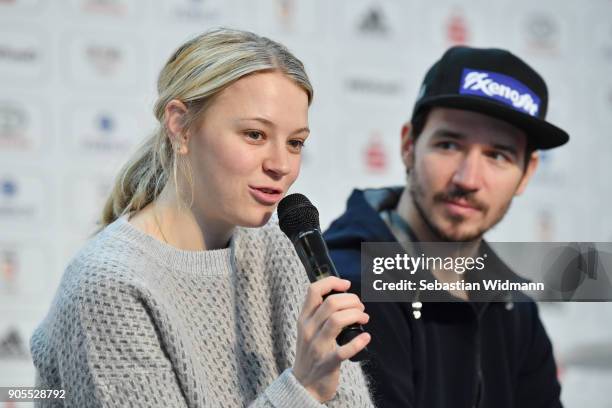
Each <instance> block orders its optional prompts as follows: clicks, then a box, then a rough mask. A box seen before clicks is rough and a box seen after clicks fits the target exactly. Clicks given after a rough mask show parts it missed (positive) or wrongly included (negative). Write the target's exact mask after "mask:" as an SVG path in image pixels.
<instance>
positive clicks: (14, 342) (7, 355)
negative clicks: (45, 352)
mask: <svg viewBox="0 0 612 408" xmlns="http://www.w3.org/2000/svg"><path fill="white" fill-rule="evenodd" d="M28 356H29V355H28V352H27V347H26V344H25V342H24V339H23V337H22V336H21V334H20V333H19V331H18V330H17V328H15V327H9V328H8V329H7V330H5V331H4V332H0V360H12V359H17V360H22V359H27V358H28Z"/></svg>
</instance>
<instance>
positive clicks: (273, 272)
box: [31, 218, 372, 408]
mask: <svg viewBox="0 0 612 408" xmlns="http://www.w3.org/2000/svg"><path fill="white" fill-rule="evenodd" d="M307 286H308V281H307V278H306V274H305V272H304V270H303V267H302V265H301V264H300V263H299V259H298V258H297V256H296V255H295V252H294V249H293V247H292V246H291V243H290V242H289V240H288V239H287V238H286V237H285V236H284V235H283V234H282V232H281V231H280V230H279V229H278V226H277V223H276V221H274V220H273V221H271V222H269V223H268V224H267V225H266V226H264V227H262V228H255V229H247V228H237V229H236V231H235V233H234V236H233V238H232V242H231V245H230V247H229V248H227V249H221V250H211V251H182V250H178V249H176V248H173V247H171V246H169V245H166V244H164V243H161V242H159V241H157V240H155V239H154V238H152V237H150V236H148V235H146V234H144V233H143V232H141V231H139V230H137V229H136V228H135V227H133V226H132V225H131V224H130V223H129V222H128V221H127V220H126V219H125V218H120V219H118V220H117V221H115V222H114V223H113V224H111V225H109V226H108V227H106V228H105V229H104V230H103V231H102V232H100V233H99V234H97V235H96V236H95V237H94V238H92V239H91V240H90V241H89V242H88V243H87V244H86V245H85V247H84V248H83V249H82V250H81V251H80V252H79V253H78V254H77V255H76V257H75V258H74V259H73V260H72V262H71V263H70V265H69V266H68V268H67V269H66V272H65V274H64V276H63V278H62V282H61V284H60V287H59V289H58V292H57V294H56V297H55V299H54V301H53V304H52V306H51V310H50V311H49V314H48V315H47V317H46V318H45V320H44V321H43V322H42V323H41V325H40V326H39V327H38V329H37V330H36V331H35V333H34V335H33V337H32V340H31V349H32V357H33V360H34V365H35V366H36V369H37V386H39V387H44V388H54V389H65V390H66V399H65V400H64V401H63V405H62V404H58V405H53V403H51V402H45V403H43V404H41V405H39V406H70V407H245V406H250V407H278V408H280V407H287V408H289V407H290V408H293V407H305V408H308V407H313V408H315V407H322V406H323V405H321V404H319V403H318V402H317V401H316V400H315V399H314V398H312V397H311V396H310V394H309V393H308V392H307V391H306V390H305V389H304V388H303V387H302V386H301V385H300V384H299V382H298V381H297V380H296V379H295V377H294V376H293V374H292V371H291V367H292V365H293V362H294V359H295V344H296V333H297V324H296V322H297V316H298V313H299V309H300V307H301V305H302V303H303V299H304V294H305V290H306V288H307ZM56 404H57V403H56ZM327 406H329V407H350V408H357V407H370V406H372V403H371V400H370V397H369V395H368V391H367V386H366V381H365V379H364V376H363V374H362V372H361V369H360V368H359V366H358V364H355V363H351V362H344V363H343V364H342V367H341V375H340V386H339V388H338V392H337V394H336V396H335V397H334V399H333V400H331V401H328V402H327Z"/></svg>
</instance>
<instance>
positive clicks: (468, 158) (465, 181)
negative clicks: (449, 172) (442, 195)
mask: <svg viewBox="0 0 612 408" xmlns="http://www.w3.org/2000/svg"><path fill="white" fill-rule="evenodd" d="M482 171H483V169H482V154H481V153H480V152H479V151H477V150H470V151H468V152H467V154H466V155H465V156H463V157H462V159H461V162H460V163H459V167H458V168H457V170H456V171H455V174H454V175H453V179H452V181H453V183H455V184H456V185H457V186H459V187H461V188H462V189H464V190H467V191H477V190H479V189H480V188H481V187H482Z"/></svg>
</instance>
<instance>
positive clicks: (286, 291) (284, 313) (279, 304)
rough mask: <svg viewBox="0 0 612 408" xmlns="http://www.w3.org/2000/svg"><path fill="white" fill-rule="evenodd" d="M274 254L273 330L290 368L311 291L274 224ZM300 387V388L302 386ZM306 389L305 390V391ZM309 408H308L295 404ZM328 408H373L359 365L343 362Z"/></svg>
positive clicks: (281, 356)
mask: <svg viewBox="0 0 612 408" xmlns="http://www.w3.org/2000/svg"><path fill="white" fill-rule="evenodd" d="M266 232H267V233H268V234H269V237H268V239H269V242H270V245H269V246H270V247H271V248H273V254H272V256H271V259H270V260H269V263H268V265H269V267H270V268H272V269H273V270H274V271H273V272H272V273H271V274H270V276H274V281H273V282H272V284H271V285H270V286H271V288H272V291H273V293H274V297H273V307H272V310H273V321H274V325H275V328H274V331H275V335H276V340H277V347H276V348H277V350H279V354H278V359H279V363H278V364H279V366H285V367H287V366H288V367H291V366H292V365H293V363H294V362H295V348H296V343H297V321H298V316H299V313H300V310H301V309H300V308H301V305H302V304H303V303H304V299H305V296H306V291H307V289H308V285H309V282H308V278H307V275H306V271H305V270H304V267H303V265H302V264H301V262H300V260H299V258H298V256H297V254H296V253H295V249H294V247H293V245H292V244H291V242H290V241H289V239H288V238H287V237H286V236H285V235H284V234H283V233H282V232H281V231H280V229H279V228H278V226H277V225H276V224H274V223H271V224H269V225H268V226H267V227H266ZM300 387H301V386H300ZM302 389H303V388H302ZM275 406H276V405H275ZM295 406H307V405H295ZM324 406H327V407H330V408H331V407H334V408H336V407H338V408H340V407H351V408H365V407H373V406H374V404H373V403H372V401H371V398H370V394H369V390H368V383H367V381H366V377H365V375H364V373H363V371H362V369H361V367H360V365H359V363H353V362H351V361H344V362H343V363H342V366H341V368H340V382H339V385H338V389H337V391H336V394H335V396H334V398H332V399H331V400H330V401H327V402H326V403H325V405H324Z"/></svg>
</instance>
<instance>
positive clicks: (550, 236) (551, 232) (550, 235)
mask: <svg viewBox="0 0 612 408" xmlns="http://www.w3.org/2000/svg"><path fill="white" fill-rule="evenodd" d="M535 227H536V231H535V233H536V240H538V241H541V242H551V241H555V218H554V216H553V214H552V212H551V211H550V210H549V209H541V210H540V211H538V213H537V216H536V223H535Z"/></svg>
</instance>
